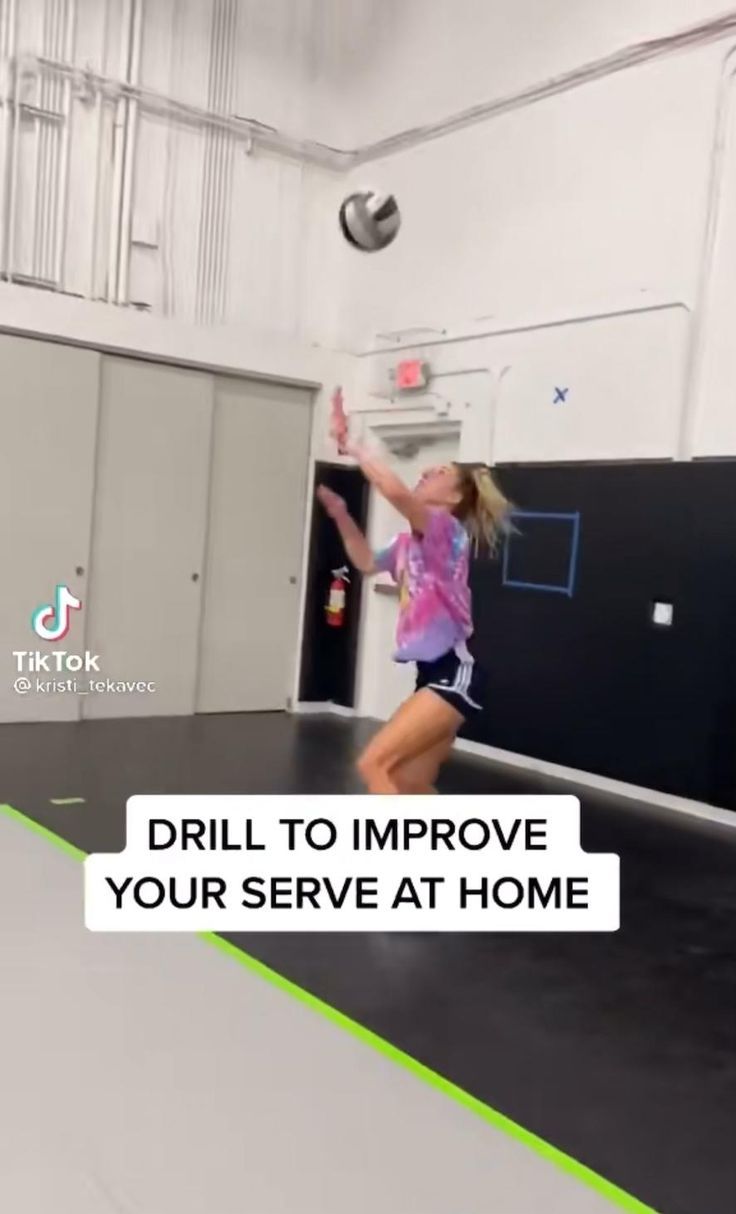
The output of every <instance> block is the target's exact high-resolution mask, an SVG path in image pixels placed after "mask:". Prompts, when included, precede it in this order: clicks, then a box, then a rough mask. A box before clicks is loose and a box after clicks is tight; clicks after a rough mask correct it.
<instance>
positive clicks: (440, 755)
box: [318, 394, 509, 794]
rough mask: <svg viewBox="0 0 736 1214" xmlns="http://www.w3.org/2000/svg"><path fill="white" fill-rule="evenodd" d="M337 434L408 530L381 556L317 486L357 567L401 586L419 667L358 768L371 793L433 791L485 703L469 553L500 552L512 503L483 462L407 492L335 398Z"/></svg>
mask: <svg viewBox="0 0 736 1214" xmlns="http://www.w3.org/2000/svg"><path fill="white" fill-rule="evenodd" d="M335 417H337V421H335V420H334V418H335ZM332 436H333V438H335V439H336V440H337V444H338V448H339V450H340V451H341V452H342V453H345V454H349V455H352V456H353V458H354V459H355V460H356V461H357V463H358V464H359V466H360V469H361V471H362V472H363V475H364V476H365V477H366V479H367V480H369V481H370V483H371V484H372V485H373V486H374V488H375V489H376V490H377V491H378V492H379V493H380V494H381V495H382V496H383V497H385V498H386V500H387V501H388V502H390V503H391V505H392V506H393V507H394V508H395V509H396V510H398V512H399V513H400V514H401V515H403V517H404V518H405V519H406V521H407V523H408V524H409V530H408V531H406V532H403V533H401V534H400V535H398V536H396V538H395V539H394V540H393V541H392V542H391V543H390V544H389V546H388V547H387V548H386V549H384V551H383V552H380V553H378V554H377V555H374V553H373V552H372V551H371V549H370V546H369V544H368V541H367V540H366V538H365V536H364V535H363V533H362V532H361V530H360V529H359V527H358V526H357V524H356V523H355V522H354V521H353V519H352V518H351V517H350V515H349V514H348V511H347V507H346V505H345V502H344V501H343V500H342V498H341V497H338V495H337V494H335V493H333V492H332V491H331V490H330V489H326V488H325V487H322V488H320V489H319V490H318V497H319V500H320V501H321V503H322V505H323V506H324V508H325V510H326V511H327V513H328V514H329V515H330V517H331V518H332V519H334V521H335V523H336V525H337V528H338V530H339V532H340V536H341V538H342V541H343V544H344V546H345V551H346V553H347V555H348V557H349V559H350V560H351V562H352V564H353V565H354V566H355V568H356V569H358V570H359V571H360V572H361V573H363V574H366V575H371V574H375V573H389V574H390V575H391V577H392V578H393V579H394V581H395V582H396V583H397V584H398V586H399V588H400V600H399V622H398V630H397V642H396V644H397V648H396V652H395V654H394V660H395V661H397V662H414V663H416V667H417V681H416V690H415V692H414V694H413V695H412V696H410V697H409V699H408V700H407V701H406V702H405V703H404V704H402V705H401V707H400V708H399V709H398V711H397V712H396V713H395V714H394V716H393V717H392V718H391V720H390V721H388V722H387V723H386V724H385V725H384V726H383V728H382V729H380V730H379V732H378V733H377V734H376V736H375V737H374V738H373V740H372V741H371V742H370V743H369V745H368V746H367V748H366V750H365V751H364V753H363V754H362V755H361V757H360V759H359V760H358V770H359V772H360V775H361V777H362V779H363V781H364V783H365V785H366V787H367V790H368V792H369V793H384V794H388V793H394V794H395V793H415V794H416V793H433V792H434V791H435V789H434V782H435V780H436V778H437V773H438V772H439V769H440V766H441V765H442V763H443V762H444V761H445V759H446V758H447V756H448V755H449V753H450V750H451V749H452V746H453V743H454V741H455V737H456V735H457V732H458V730H459V728H460V726H461V725H462V724H463V721H464V720H466V719H468V718H469V717H471V716H473V715H474V714H475V713H477V712H479V711H480V710H481V709H482V707H483V695H484V689H483V678H482V675H481V673H480V671H479V670H478V668H477V666H476V665H475V663H474V661H473V658H472V657H471V655H470V653H469V651H468V647H467V641H468V638H469V637H470V636H471V634H472V632H473V623H472V614H471V599H470V589H469V586H468V572H469V558H470V548H471V544H472V545H473V547H474V548H475V549H476V551H477V549H478V547H480V546H481V545H483V546H484V547H487V548H488V549H489V550H491V551H493V550H494V549H495V547H496V544H497V541H498V537H499V535H500V533H501V532H502V531H503V530H505V529H506V523H507V517H508V513H509V503H508V502H507V501H506V499H505V497H504V496H503V494H502V493H501V492H500V490H499V489H498V488H497V486H496V485H495V483H494V480H493V477H492V475H491V472H490V469H489V468H487V467H486V465H485V464H448V465H446V466H444V467H440V468H429V469H427V471H426V472H424V474H423V475H422V477H421V479H420V481H419V483H418V485H416V487H415V488H414V489H409V488H408V487H407V486H406V485H405V484H403V482H402V481H401V480H400V479H399V477H398V476H396V474H395V473H394V472H393V471H391V469H390V468H388V467H386V466H385V465H384V464H382V463H381V462H380V461H379V460H377V459H375V458H373V457H372V456H371V455H370V454H369V453H368V452H367V451H366V450H364V449H363V448H362V447H359V446H357V445H354V444H351V443H350V442H349V440H348V437H347V424H346V422H345V421H344V414H342V404H341V398H340V397H339V396H338V395H337V394H336V397H335V412H334V414H333V429H332Z"/></svg>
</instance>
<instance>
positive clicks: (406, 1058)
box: [0, 805, 657, 1214]
mask: <svg viewBox="0 0 736 1214" xmlns="http://www.w3.org/2000/svg"><path fill="white" fill-rule="evenodd" d="M0 813H4V814H5V815H6V816H7V817H8V818H11V819H12V820H13V821H15V822H18V823H19V824H21V825H22V826H25V827H26V828H27V829H28V830H30V831H31V832H32V833H33V834H35V835H38V836H39V837H40V838H42V839H45V840H46V841H47V842H48V843H51V844H53V845H54V846H55V847H57V848H59V849H60V850H61V851H63V852H64V853H65V854H66V855H67V856H71V857H73V859H75V860H84V859H85V858H86V854H87V853H86V852H84V851H82V850H81V849H80V848H78V847H75V846H74V844H72V843H68V842H67V840H66V839H62V838H61V836H60V835H57V834H56V833H55V832H54V831H52V830H49V829H48V827H46V826H41V824H40V823H38V822H36V821H34V819H33V818H29V817H28V816H27V815H26V814H24V813H21V812H20V810H18V809H14V808H13V806H12V805H0ZM196 934H197V935H198V936H199V938H200V939H201V940H205V941H206V942H207V943H208V944H210V945H212V946H214V947H215V948H217V949H218V950H219V951H220V952H221V953H224V954H225V955H226V956H228V957H230V958H231V959H232V960H233V961H236V962H237V963H238V964H239V965H242V966H243V967H244V968H245V969H247V970H249V971H250V972H251V973H254V974H257V975H258V977H259V978H262V979H264V980H265V981H266V982H269V983H270V984H271V985H272V986H275V987H277V988H278V989H279V990H281V991H284V992H285V993H286V994H288V995H290V996H291V997H292V998H294V999H296V1000H297V1001H298V1002H299V1003H301V1004H303V1005H304V1006H305V1007H308V1008H310V1009H311V1010H312V1011H314V1012H317V1013H318V1014H319V1015H321V1016H323V1017H324V1018H325V1019H326V1020H329V1021H330V1022H331V1023H332V1024H335V1025H337V1026H338V1028H340V1029H342V1030H344V1031H345V1032H348V1033H350V1035H351V1036H352V1037H355V1038H357V1040H358V1041H361V1042H363V1044H364V1045H367V1046H369V1047H370V1048H371V1049H374V1050H376V1051H377V1052H378V1053H379V1054H382V1055H383V1056H384V1057H385V1058H389V1059H390V1060H391V1061H392V1062H394V1063H396V1064H397V1065H398V1066H400V1067H402V1068H403V1069H404V1070H406V1071H409V1072H410V1073H411V1074H412V1075H414V1076H415V1077H416V1078H417V1079H420V1080H421V1081H422V1082H423V1083H426V1084H428V1085H429V1086H430V1087H432V1088H434V1089H435V1090H436V1091H439V1092H442V1094H443V1095H444V1096H447V1097H449V1098H450V1100H453V1101H454V1102H455V1103H456V1104H460V1105H462V1106H463V1108H466V1109H468V1110H469V1111H470V1112H471V1113H474V1114H475V1115H476V1116H477V1117H480V1118H482V1120H483V1121H485V1122H487V1123H488V1124H489V1125H491V1126H493V1127H494V1129H496V1130H499V1131H500V1132H501V1133H503V1134H506V1135H507V1136H508V1137H510V1138H513V1139H515V1141H516V1142H519V1143H521V1144H522V1145H523V1146H525V1147H527V1148H528V1149H529V1150H531V1151H533V1152H534V1153H535V1154H536V1155H539V1156H541V1157H542V1158H543V1159H546V1160H547V1161H548V1162H549V1163H552V1164H554V1165H555V1166H556V1167H558V1168H560V1169H561V1170H562V1171H563V1172H565V1173H567V1175H568V1176H572V1177H574V1179H575V1180H578V1181H580V1182H581V1183H582V1184H584V1185H586V1186H587V1187H588V1188H589V1189H593V1190H594V1191H595V1192H596V1193H598V1194H599V1195H600V1196H601V1197H605V1198H606V1199H607V1200H608V1201H610V1202H612V1203H613V1204H614V1205H616V1206H618V1208H619V1209H621V1210H627V1211H629V1214H657V1211H656V1210H654V1209H653V1208H652V1207H651V1206H647V1205H644V1203H643V1202H641V1201H639V1200H638V1198H636V1197H632V1196H631V1194H630V1193H626V1192H625V1191H624V1190H623V1189H620V1188H619V1187H618V1186H617V1185H615V1184H613V1183H612V1182H611V1181H609V1180H606V1179H605V1178H604V1177H602V1176H599V1175H598V1173H597V1172H593V1171H592V1170H591V1169H590V1168H588V1167H586V1166H585V1164H582V1163H578V1161H577V1160H576V1159H573V1158H572V1157H571V1156H570V1155H566V1154H565V1153H564V1151H560V1150H559V1149H558V1148H557V1147H554V1146H552V1145H551V1143H548V1142H545V1140H544V1139H543V1138H539V1137H538V1136H537V1135H536V1134H533V1133H532V1132H531V1131H530V1130H525V1129H524V1127H523V1126H520V1125H518V1124H517V1123H516V1122H515V1121H512V1120H511V1119H510V1118H509V1117H506V1116H505V1115H504V1114H503V1113H499V1112H498V1111H497V1110H496V1109H493V1108H491V1106H490V1105H488V1104H485V1103H484V1102H483V1101H482V1100H478V1099H477V1098H476V1097H475V1096H471V1095H470V1093H469V1092H466V1091H465V1090H464V1089H463V1088H459V1087H457V1086H456V1084H454V1083H451V1082H450V1081H449V1080H448V1079H444V1078H443V1077H442V1075H438V1074H437V1072H436V1071H432V1070H430V1068H429V1067H426V1066H424V1065H423V1063H421V1062H417V1060H416V1059H415V1058H412V1057H411V1055H410V1054H405V1053H404V1051H403V1050H400V1049H397V1047H396V1046H394V1045H391V1043H390V1042H388V1041H386V1040H384V1038H383V1037H379V1036H378V1035H377V1034H376V1033H373V1032H371V1030H370V1029H366V1028H364V1027H363V1026H362V1025H360V1024H358V1023H357V1021H355V1020H351V1019H350V1017H349V1016H345V1015H344V1014H343V1013H342V1012H339V1011H337V1009H336V1008H333V1007H330V1005H329V1004H328V1003H324V1002H323V1001H322V1000H321V999H318V998H317V996H316V995H311V994H310V993H309V991H306V990H304V989H303V988H302V987H300V986H297V985H296V983H294V982H291V981H290V980H289V979H288V978H284V977H283V976H282V975H281V974H278V973H276V971H275V970H272V969H270V968H269V966H267V965H264V963H263V962H262V961H258V960H257V958H255V957H251V956H250V955H249V954H248V953H244V952H242V950H241V949H239V948H238V947H237V946H236V945H235V944H231V943H230V941H228V940H225V939H224V938H223V937H222V936H218V935H216V934H215V933H214V932H198V933H196Z"/></svg>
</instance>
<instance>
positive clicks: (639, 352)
mask: <svg viewBox="0 0 736 1214" xmlns="http://www.w3.org/2000/svg"><path fill="white" fill-rule="evenodd" d="M729 50H730V44H729V43H728V42H725V43H723V42H719V43H716V44H713V45H711V46H709V47H706V48H703V49H698V50H695V51H689V52H687V53H684V54H680V55H678V56H674V57H670V58H665V59H662V60H658V61H655V62H651V63H648V64H646V65H643V66H640V67H637V68H633V69H630V70H628V71H625V72H621V73H618V74H615V75H612V76H610V77H607V78H605V79H602V80H599V81H597V82H595V83H592V84H588V85H586V86H584V87H582V88H579V89H575V90H572V91H569V92H565V93H562V94H561V95H558V96H555V97H551V98H549V99H547V100H544V101H542V102H540V103H538V104H535V105H530V106H527V107H525V108H522V109H520V110H518V111H515V112H513V113H509V114H506V115H504V116H501V117H498V118H495V119H491V120H489V121H487V122H485V123H482V124H479V125H477V126H473V127H470V128H468V129H465V130H462V131H459V132H457V133H454V134H450V135H448V136H446V137H444V138H440V139H437V140H435V141H432V142H430V143H427V144H424V145H422V146H419V147H415V148H413V149H411V150H408V151H405V152H401V153H399V154H396V155H393V156H390V157H387V158H386V159H384V160H383V161H381V162H378V163H376V164H372V165H370V166H367V168H364V169H362V170H356V171H355V172H354V174H353V177H352V181H353V183H354V185H355V186H357V185H358V184H359V183H361V182H363V181H365V180H369V181H370V182H378V183H380V184H381V185H382V186H385V187H387V188H390V189H391V190H393V191H394V192H395V194H396V196H397V198H398V200H399V203H400V205H401V209H402V216H403V225H402V229H401V232H400V234H399V237H398V239H397V240H396V241H395V243H394V244H393V245H392V246H391V247H390V248H389V249H388V250H386V251H384V252H383V253H381V254H380V255H371V256H367V255H360V254H357V253H354V252H352V251H351V250H349V249H347V248H344V249H340V250H339V252H338V254H337V255H338V258H339V264H340V273H341V276H342V292H343V295H344V296H345V297H346V298H347V299H348V301H349V304H348V307H347V308H346V309H345V310H344V313H343V316H342V318H341V321H340V343H341V346H342V347H343V348H346V349H350V350H353V351H356V352H359V353H361V354H362V355H364V357H362V358H361V362H360V366H361V379H360V382H361V388H362V391H361V394H360V399H361V402H362V403H361V405H360V407H361V408H363V407H367V406H368V405H370V406H371V407H373V408H375V407H376V406H377V404H379V403H380V402H379V401H378V400H377V397H380V396H381V395H383V397H384V400H385V398H386V397H387V396H388V395H389V394H390V392H391V381H390V374H389V373H390V369H391V367H392V366H393V364H394V363H395V362H396V360H397V359H398V358H400V357H406V356H409V355H412V354H415V353H417V354H418V353H422V354H423V356H424V357H426V358H428V360H429V361H430V363H431V364H432V365H434V367H435V369H436V370H438V371H441V372H443V373H444V372H445V371H446V370H447V367H448V363H447V359H448V358H449V357H451V360H452V369H456V370H462V368H463V366H464V367H465V368H472V367H477V366H481V367H487V368H488V370H489V371H490V372H492V373H493V374H494V375H496V376H497V377H500V378H498V391H497V398H498V399H497V411H496V415H495V417H494V427H495V431H494V433H495V446H494V445H493V442H492V438H491V436H489V435H488V434H487V431H486V430H484V425H485V423H484V422H483V421H482V420H481V419H480V415H477V416H478V420H474V421H472V423H471V424H472V425H474V426H476V427H478V426H479V427H480V432H481V433H483V434H485V435H486V437H485V438H484V439H483V440H482V441H483V444H484V445H483V450H478V451H477V455H478V456H479V457H482V458H488V456H489V455H490V456H491V457H492V458H495V459H497V460H504V459H510V460H524V459H527V460H529V459H531V460H533V459H565V458H568V459H606V458H615V459H621V458H667V457H671V458H678V457H680V458H682V457H689V456H692V455H723V454H736V423H735V422H734V420H733V419H734V411H733V408H732V406H731V402H732V400H733V382H734V374H735V373H736V365H735V364H734V361H733V360H734V356H733V353H732V350H733V342H732V341H731V340H730V333H731V321H730V317H731V315H732V313H733V306H734V298H733V285H732V275H731V274H730V271H729V269H728V268H727V267H729V266H730V265H731V263H732V257H731V252H732V250H731V245H732V244H733V242H734V240H736V226H735V225H734V221H733V219H732V218H731V213H732V211H733V206H732V199H733V188H734V187H733V181H734V179H735V177H734V174H735V173H736V163H735V162H734V160H733V155H732V149H733V138H732V135H733V129H734V128H733V119H732V114H733V107H732V106H731V99H732V91H731V85H730V76H729V75H728V72H729V71H730V69H726V68H725V67H724V64H725V61H726V59H727V56H728V53H729ZM727 82H728V83H727ZM721 111H723V112H724V114H725V118H724V120H723V122H724V132H725V136H726V138H725V139H724V147H725V151H724V154H723V162H722V164H721V168H720V174H719V175H718V176H717V177H716V178H715V179H714V176H713V156H714V138H715V132H716V126H717V121H718V114H719V112H721ZM719 163H720V161H719ZM368 170H370V174H369V172H368ZM714 180H715V184H714ZM714 198H715V200H716V202H718V200H719V199H720V208H719V209H718V223H717V225H716V230H715V233H714V235H713V238H712V240H711V242H710V244H709V245H708V244H707V243H706V233H707V231H708V230H709V222H710V221H709V216H710V215H711V212H712V210H713V206H714ZM711 226H713V225H712V223H711ZM709 267H712V273H711V271H710V269H709ZM704 284H705V286H704ZM704 290H706V299H705V302H707V304H708V310H707V313H706V311H705V310H704V306H703V303H704V300H703V298H701V297H702V295H703V292H704ZM624 316H628V318H629V319H628V320H624ZM596 318H597V319H596ZM563 321H564V322H565V323H564V324H561V323H560V322H563ZM576 326H577V330H576ZM571 332H572V333H573V334H576V332H577V334H578V335H573V337H572V338H571V337H570V334H571ZM392 334H393V336H392ZM483 335H485V336H483ZM514 335H516V336H514ZM413 343H414V344H413ZM420 343H421V344H420ZM701 346H702V351H701V354H700V356H699V357H698V358H696V357H695V356H694V355H695V353H696V352H697V351H698V350H700V347H701ZM402 347H403V348H402ZM386 350H389V351H390V352H389V353H383V352H382V351H386ZM450 351H451V354H450ZM371 352H373V353H372V354H371ZM556 375H557V376H559V377H560V379H561V380H562V381H574V382H575V383H576V384H577V385H578V387H579V388H580V389H581V391H580V392H576V391H572V392H571V393H570V399H569V403H568V404H567V405H566V406H565V407H564V408H559V409H558V410H557V411H556V412H555V413H554V414H552V412H551V409H550V406H549V403H548V402H549V401H550V400H551V399H552V390H553V387H554V383H553V380H554V379H555V376H556ZM545 376H546V377H548V379H549V384H548V385H547V387H545V383H546V380H545ZM540 377H541V378H540ZM458 383H459V381H458ZM435 386H436V387H437V391H438V393H440V394H441V393H442V392H443V391H445V389H446V388H447V383H446V382H445V383H444V384H443V386H442V387H440V385H439V382H438V384H437V385H435ZM568 386H569V385H568ZM458 390H459V388H458ZM371 394H373V395H371ZM430 403H431V402H430ZM455 403H457V402H455ZM466 403H467V402H459V403H458V408H461V409H462V411H463V414H464V416H465V417H466V419H468V420H470V419H474V418H476V413H475V412H474V409H473V408H472V407H471V408H470V409H469V410H468V409H466V408H465V405H466ZM451 404H453V402H451ZM453 408H454V404H453ZM483 408H484V409H485V406H484V407H483ZM576 410H577V412H576ZM456 411H457V410H456Z"/></svg>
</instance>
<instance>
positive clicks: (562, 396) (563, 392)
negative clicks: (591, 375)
mask: <svg viewBox="0 0 736 1214" xmlns="http://www.w3.org/2000/svg"><path fill="white" fill-rule="evenodd" d="M569 391H570V389H569V388H555V399H554V400H553V401H552V404H553V405H562V404H564V403H565V401H566V400H567V394H568V392H569Z"/></svg>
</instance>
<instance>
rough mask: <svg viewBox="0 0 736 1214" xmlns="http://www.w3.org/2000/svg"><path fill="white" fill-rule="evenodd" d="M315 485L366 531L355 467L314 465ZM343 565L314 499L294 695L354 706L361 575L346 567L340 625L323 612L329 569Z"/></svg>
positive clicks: (335, 537) (364, 488)
mask: <svg viewBox="0 0 736 1214" xmlns="http://www.w3.org/2000/svg"><path fill="white" fill-rule="evenodd" d="M318 485H327V487H328V488H329V489H332V490H334V492H335V493H339V494H340V496H341V497H343V498H344V499H345V502H346V504H347V507H348V510H349V511H350V514H351V515H352V517H353V518H354V519H355V521H356V523H357V524H358V526H359V527H361V528H363V529H365V525H366V519H367V516H368V496H369V495H368V485H367V483H366V481H365V480H364V478H363V474H362V473H361V472H360V470H359V469H358V468H346V467H344V466H343V465H341V464H327V463H318V464H317V465H316V467H315V478H314V484H313V486H312V492H313V493H314V492H315V491H316V489H317V486H318ZM343 565H348V566H349V562H348V560H347V557H346V556H345V552H344V550H343V546H342V542H341V540H340V536H339V534H338V531H337V527H336V526H335V524H334V523H333V522H332V520H331V519H330V518H328V516H327V515H326V514H325V512H324V510H323V509H322V508H321V506H320V505H319V504H318V503H316V504H315V508H314V513H313V515H312V527H311V534H310V539H309V562H308V570H307V594H306V599H305V603H304V635H303V638H302V654H301V679H300V685H299V699H300V700H301V701H302V702H306V703H321V704H325V703H332V704H339V705H341V706H342V707H343V708H353V707H354V704H355V673H356V664H357V656H358V631H359V627H360V605H361V596H362V578H361V577H360V575H358V574H356V573H355V571H354V570H353V569H349V575H348V576H349V578H350V581H349V583H348V585H347V588H346V600H345V614H344V623H343V624H342V625H341V626H340V627H337V628H335V627H332V626H331V625H330V624H328V622H327V613H326V610H325V608H326V605H327V600H328V596H329V592H330V583H331V581H332V577H333V570H335V569H339V568H340V567H341V566H343Z"/></svg>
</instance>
